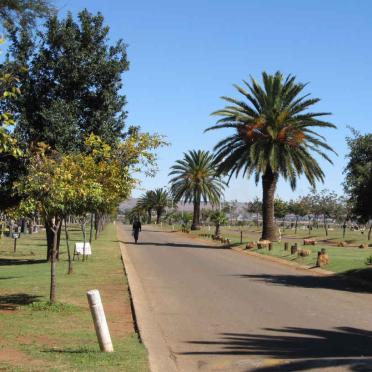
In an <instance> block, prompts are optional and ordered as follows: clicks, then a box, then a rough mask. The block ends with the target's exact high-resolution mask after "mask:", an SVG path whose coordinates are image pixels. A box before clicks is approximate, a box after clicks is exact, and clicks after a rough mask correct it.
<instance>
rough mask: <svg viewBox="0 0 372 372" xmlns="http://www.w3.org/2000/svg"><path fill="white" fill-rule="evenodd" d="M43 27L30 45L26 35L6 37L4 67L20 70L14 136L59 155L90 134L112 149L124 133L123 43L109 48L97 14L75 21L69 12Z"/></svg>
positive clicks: (125, 66) (77, 146) (125, 64)
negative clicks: (7, 46)
mask: <svg viewBox="0 0 372 372" xmlns="http://www.w3.org/2000/svg"><path fill="white" fill-rule="evenodd" d="M44 28H45V30H44V31H43V32H39V33H38V34H37V40H36V41H34V40H33V39H32V37H31V35H30V33H29V32H26V31H23V32H14V33H13V34H12V35H11V41H12V45H11V51H12V57H13V59H12V60H11V61H10V62H9V63H8V64H9V65H16V66H20V67H22V70H21V73H20V74H19V78H20V83H19V88H20V89H21V91H22V95H21V96H20V97H19V98H18V99H17V101H16V102H15V104H14V111H15V112H16V113H17V122H18V123H17V128H16V133H17V135H18V136H19V137H20V138H21V139H22V141H24V142H25V143H37V142H45V143H48V144H49V145H50V146H51V147H52V148H53V149H56V150H58V151H60V152H71V151H76V150H81V148H82V147H83V144H84V139H85V137H86V136H87V135H89V134H91V133H93V134H95V135H98V136H100V138H101V139H102V140H103V141H104V142H105V143H107V144H110V145H114V144H115V143H116V142H117V141H118V139H120V138H122V137H123V136H124V135H125V133H124V125H125V118H126V111H125V110H124V107H125V104H126V98H125V96H124V95H123V94H122V93H121V92H120V89H121V88H122V85H123V83H122V74H123V72H125V71H127V70H128V67H129V63H128V60H127V53H126V45H125V43H124V42H123V41H122V40H119V41H117V42H116V43H114V44H110V43H109V41H108V33H109V27H108V26H106V25H105V24H104V19H103V16H102V15H101V14H100V13H98V14H97V15H93V14H91V13H89V12H88V11H87V10H84V11H82V12H80V13H79V14H78V20H77V21H76V20H75V19H74V18H73V17H72V14H68V15H67V17H66V18H65V19H62V20H60V19H58V18H57V16H52V17H50V18H49V19H48V20H47V21H46V23H45V25H44Z"/></svg>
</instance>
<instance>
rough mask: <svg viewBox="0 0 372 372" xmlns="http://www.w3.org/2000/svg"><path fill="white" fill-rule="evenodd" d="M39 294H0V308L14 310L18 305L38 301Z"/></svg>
mask: <svg viewBox="0 0 372 372" xmlns="http://www.w3.org/2000/svg"><path fill="white" fill-rule="evenodd" d="M40 298H41V296H35V295H30V294H28V293H14V294H9V295H3V296H0V310H16V309H17V307H19V306H24V305H30V304H32V303H33V302H38V301H39V299H40Z"/></svg>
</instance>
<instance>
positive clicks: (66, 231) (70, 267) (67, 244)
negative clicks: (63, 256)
mask: <svg viewBox="0 0 372 372" xmlns="http://www.w3.org/2000/svg"><path fill="white" fill-rule="evenodd" d="M65 235H66V247H67V258H68V270H67V274H68V275H70V274H72V260H71V252H70V243H69V236H68V230H67V222H66V218H65Z"/></svg>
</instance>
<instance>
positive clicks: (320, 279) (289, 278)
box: [233, 274, 372, 293]
mask: <svg viewBox="0 0 372 372" xmlns="http://www.w3.org/2000/svg"><path fill="white" fill-rule="evenodd" d="M233 276H236V277H239V278H243V279H252V280H256V281H261V282H266V283H271V284H274V285H283V286H288V287H302V288H324V289H334V290H338V291H347V292H359V293H372V283H371V284H369V283H361V282H359V281H358V280H355V279H354V278H352V277H347V276H344V275H337V274H336V275H330V276H316V275H289V274H287V275H279V274H278V275H271V274H256V275H253V274H240V275H233Z"/></svg>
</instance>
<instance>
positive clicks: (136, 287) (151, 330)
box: [116, 224, 178, 372]
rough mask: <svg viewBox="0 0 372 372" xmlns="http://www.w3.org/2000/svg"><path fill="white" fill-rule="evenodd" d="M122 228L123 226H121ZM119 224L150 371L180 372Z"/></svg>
mask: <svg viewBox="0 0 372 372" xmlns="http://www.w3.org/2000/svg"><path fill="white" fill-rule="evenodd" d="M120 225H121V226H122V224H120ZM119 229H120V226H119V224H117V227H116V234H117V236H118V240H119V246H120V252H121V257H122V261H123V266H124V271H125V273H126V275H127V280H128V287H129V292H130V297H131V302H132V309H133V319H134V322H135V328H136V330H137V331H138V334H139V338H140V340H141V341H142V342H143V343H144V345H145V346H146V349H147V350H148V354H149V362H150V370H151V371H152V372H164V371H167V372H173V371H174V372H176V371H178V368H177V365H176V362H175V360H174V359H173V358H172V355H173V353H172V351H171V350H170V349H169V347H168V345H167V343H166V341H165V339H164V336H163V334H162V332H161V329H160V327H159V325H158V324H157V322H156V321H155V320H154V319H153V312H152V310H151V306H150V304H149V301H148V299H147V297H146V293H145V291H144V289H143V286H142V283H141V280H140V277H139V275H138V273H137V271H136V269H135V267H134V265H133V263H132V261H131V259H130V256H129V254H128V249H127V247H126V245H125V244H124V243H122V242H121V241H120V235H121V234H122V231H120V230H119Z"/></svg>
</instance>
